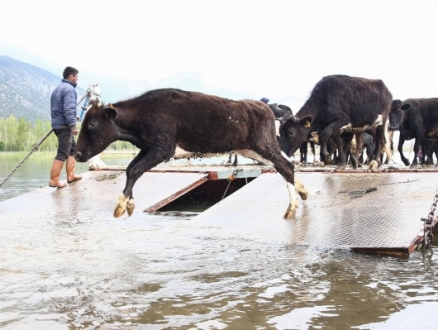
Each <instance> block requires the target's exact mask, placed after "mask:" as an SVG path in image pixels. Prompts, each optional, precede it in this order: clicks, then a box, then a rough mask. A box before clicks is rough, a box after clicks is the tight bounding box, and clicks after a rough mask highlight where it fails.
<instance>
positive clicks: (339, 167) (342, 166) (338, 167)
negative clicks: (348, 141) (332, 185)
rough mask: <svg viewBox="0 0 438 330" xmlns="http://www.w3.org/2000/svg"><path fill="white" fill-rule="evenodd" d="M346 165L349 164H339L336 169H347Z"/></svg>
mask: <svg viewBox="0 0 438 330" xmlns="http://www.w3.org/2000/svg"><path fill="white" fill-rule="evenodd" d="M346 167H347V165H339V166H336V168H335V170H336V171H343V170H345V168H346Z"/></svg>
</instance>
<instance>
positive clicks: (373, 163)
mask: <svg viewBox="0 0 438 330" xmlns="http://www.w3.org/2000/svg"><path fill="white" fill-rule="evenodd" d="M378 167H379V163H378V162H377V161H375V160H372V161H371V162H370V171H374V170H377V168H378Z"/></svg>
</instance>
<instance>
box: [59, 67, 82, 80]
mask: <svg viewBox="0 0 438 330" xmlns="http://www.w3.org/2000/svg"><path fill="white" fill-rule="evenodd" d="M78 73H79V71H78V70H77V69H75V68H73V67H71V66H68V67H66V68H65V69H64V73H63V74H62V76H63V77H64V79H67V78H68V77H70V75H71V74H72V75H73V76H75V75H77V74H78Z"/></svg>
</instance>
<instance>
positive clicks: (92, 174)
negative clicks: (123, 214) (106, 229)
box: [0, 171, 208, 217]
mask: <svg viewBox="0 0 438 330" xmlns="http://www.w3.org/2000/svg"><path fill="white" fill-rule="evenodd" d="M207 176H208V174H207V173H175V172H167V173H159V172H147V173H144V174H143V175H142V176H141V178H140V179H138V180H137V182H136V184H135V186H134V191H133V195H134V200H135V205H136V212H139V211H140V210H142V211H148V212H152V211H154V210H156V209H159V208H160V207H162V206H164V205H166V204H167V203H170V202H171V201H173V200H174V199H176V198H178V197H180V196H181V195H184V194H185V193H187V192H188V191H190V190H192V189H194V188H195V187H197V186H199V185H201V184H202V183H204V182H205V181H207ZM82 177H83V179H82V180H81V181H80V182H78V183H76V184H72V185H69V187H67V188H63V189H54V188H50V187H48V186H45V187H42V188H41V189H37V190H35V191H32V192H29V193H26V194H23V195H20V196H17V197H14V198H11V199H9V200H6V201H3V202H0V212H1V213H3V214H5V213H7V212H8V211H9V212H20V211H21V212H23V211H26V212H32V211H45V212H47V214H48V215H49V214H52V212H53V213H54V215H56V216H58V215H59V216H62V215H67V216H71V215H76V214H77V215H80V216H81V217H82V216H89V217H94V216H96V215H101V214H102V213H109V212H110V210H113V209H114V205H115V203H116V201H117V198H118V196H119V195H120V194H121V192H122V190H123V188H124V187H125V181H126V176H125V172H123V171H88V172H86V173H84V174H82ZM84 181H86V182H84Z"/></svg>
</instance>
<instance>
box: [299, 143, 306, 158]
mask: <svg viewBox="0 0 438 330" xmlns="http://www.w3.org/2000/svg"><path fill="white" fill-rule="evenodd" d="M300 155H301V160H300V161H301V163H307V141H306V142H303V144H302V145H301V146H300Z"/></svg>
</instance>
